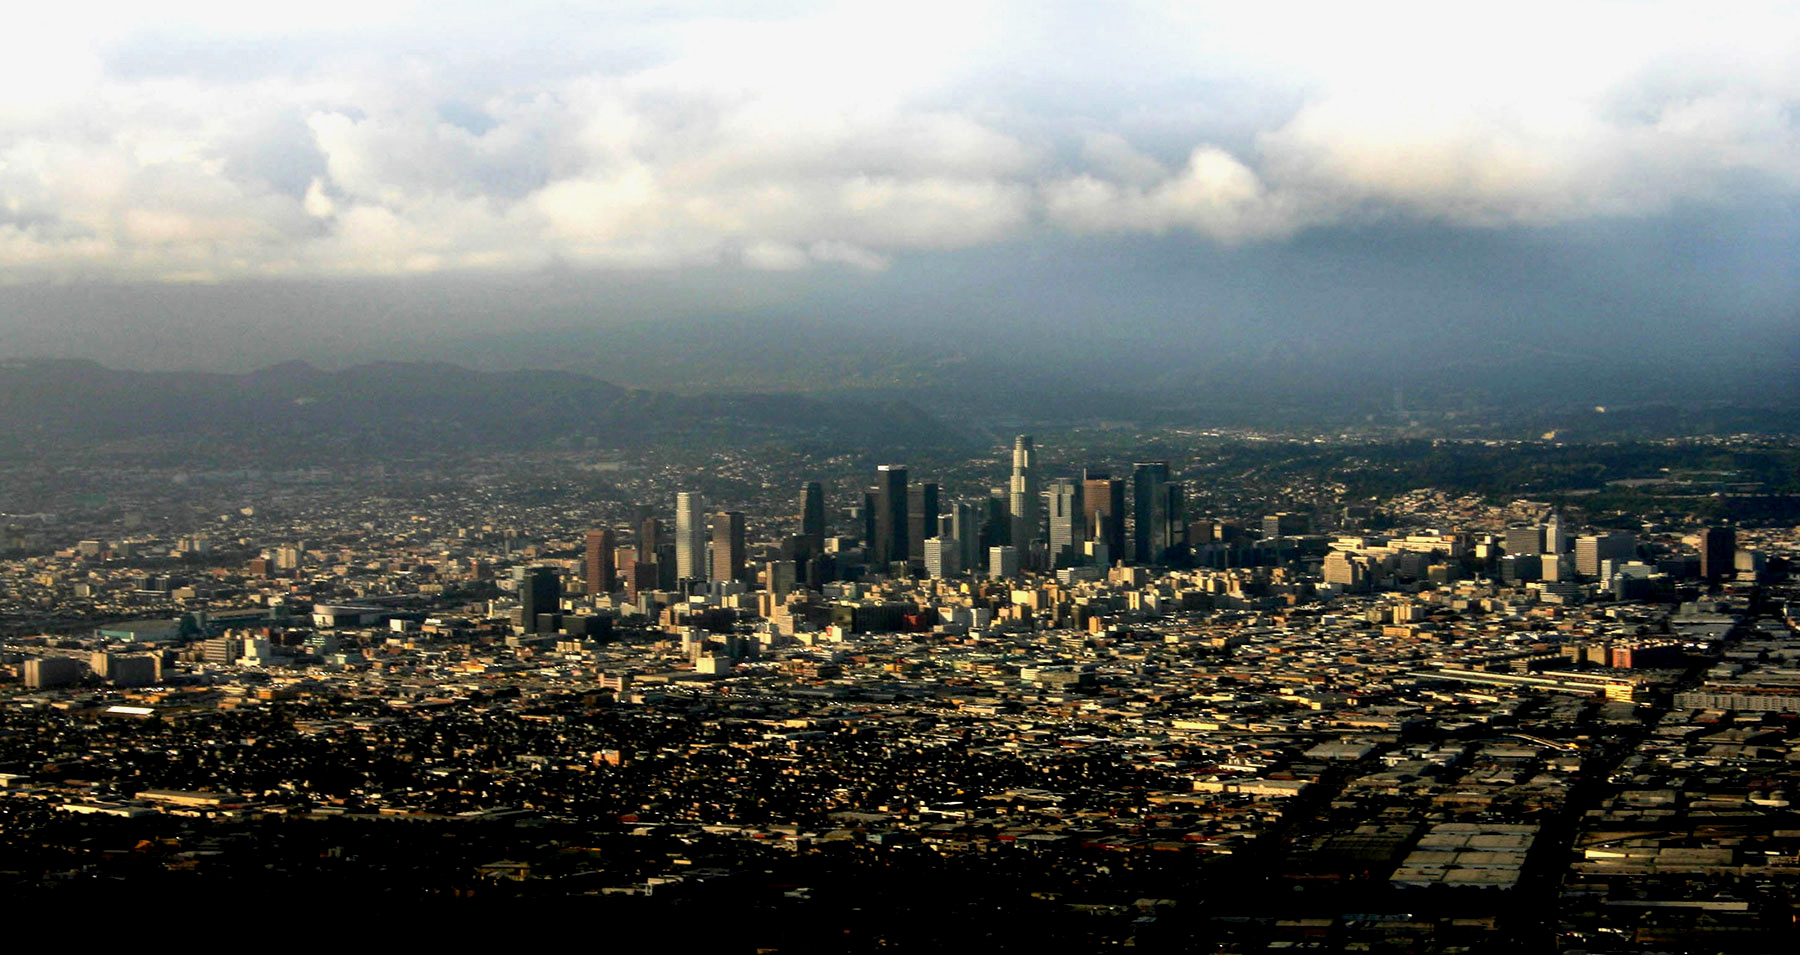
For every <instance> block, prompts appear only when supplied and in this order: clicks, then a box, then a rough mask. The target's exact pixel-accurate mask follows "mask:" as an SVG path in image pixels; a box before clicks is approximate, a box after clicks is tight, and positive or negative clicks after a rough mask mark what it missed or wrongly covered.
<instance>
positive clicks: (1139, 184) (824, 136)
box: [0, 2, 1800, 282]
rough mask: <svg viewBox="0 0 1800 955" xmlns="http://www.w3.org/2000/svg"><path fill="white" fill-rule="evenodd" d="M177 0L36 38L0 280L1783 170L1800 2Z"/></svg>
mask: <svg viewBox="0 0 1800 955" xmlns="http://www.w3.org/2000/svg"><path fill="white" fill-rule="evenodd" d="M155 6H156V7H158V8H159V9H158V10H157V15H156V17H155V18H154V19H153V18H151V17H150V16H149V15H148V14H146V13H144V12H142V11H141V10H140V9H139V8H138V7H137V6H135V5H134V6H118V7H110V6H106V5H91V4H73V5H67V6H65V7H57V8H55V9H46V10H42V11H40V12H34V13H32V14H30V16H31V17H33V18H35V19H30V20H27V21H26V22H24V23H21V24H19V25H18V26H16V27H15V28H14V30H13V36H12V41H13V42H12V43H10V44H9V47H10V49H11V50H12V51H13V52H12V53H10V54H9V56H8V57H7V58H4V59H3V60H0V281H9V282H21V281H24V282H34V281H46V280H48V281H82V280H88V279H104V280H143V279H150V280H159V281H222V280H230V279H236V278H249V277H266V276H293V277H316V276H332V275H354V274H403V273H417V272H440V271H455V270H508V271H519V270H535V269H543V268H645V267H648V268H665V267H672V266H689V265H706V264H715V263H716V264H725V265H736V266H742V267H748V268H753V269H768V270H798V269H806V268H812V267H827V268H849V269H868V270H880V269H883V268H886V267H887V266H888V265H889V264H890V263H891V262H892V261H893V260H894V259H895V258H896V257H899V256H905V255H907V254H909V253H913V252H917V251H920V250H947V249H958V248H966V247H971V246H979V245H990V244H996V243H1002V242H1017V241H1027V242H1028V241H1030V240H1031V238H1032V237H1033V236H1036V235H1043V234H1046V233H1051V232H1064V233H1073V234H1079V235H1102V236H1103V235H1109V234H1127V233H1149V234H1169V233H1190V234H1193V235H1195V236H1197V237H1200V238H1202V239H1204V240H1207V241H1217V242H1225V243H1246V242H1272V241H1284V240H1286V239H1288V238H1290V237H1292V236H1294V235H1296V234H1299V233H1302V232H1304V231H1306V230H1308V229H1314V228H1318V227H1320V226H1325V225H1333V224H1340V223H1345V222H1352V223H1353V222H1358V221H1364V220H1394V219H1400V220H1420V221H1425V222H1430V223H1434V224H1439V225H1447V226H1450V227H1456V228H1475V229H1493V228H1510V227H1521V226H1522V227H1536V226H1544V225H1554V224H1559V223H1568V222H1574V221H1579V220H1585V219H1596V218H1615V217H1631V216H1649V215H1657V214H1660V213H1663V212H1665V211H1667V210H1669V209H1671V208H1672V207H1674V206H1676V205H1683V204H1701V205H1705V204H1714V205H1718V206H1719V207H1721V208H1725V207H1730V206H1733V205H1741V204H1743V203H1746V202H1753V201H1755V197H1757V196H1766V195H1777V196H1791V195H1792V193H1793V192H1795V191H1796V190H1797V189H1800V119H1797V116H1800V12H1797V11H1796V8H1795V7H1794V6H1793V5H1790V4H1753V3H1745V4H1732V5H1727V6H1724V7H1720V8H1716V9H1703V8H1702V7H1700V6H1698V5H1692V4H1645V3H1630V4H1625V3H1579V2H1573V3H1569V2H1565V3H1545V4H1531V3H1523V4H1521V3H1513V4H1504V5H1480V6H1474V5H1457V4H1449V5H1446V4H1441V3H1418V4H1381V3H1375V4H1330V3H1320V4H1311V3H1304V4H1280V3H1276V4H1257V5H1247V4H1204V5H1196V4H1174V3H1172V4H1168V5H1158V4H1142V5H1132V6H1120V7H1110V8H1107V9H1105V10H1103V11H1098V12H1095V13H1092V14H1088V15H1085V16H1084V17H1076V16H1070V15H1064V16H1061V17H1050V16H1048V15H1047V14H1046V12H1045V11H1046V10H1047V9H1049V8H1046V7H1043V6H1041V5H1024V6H1020V7H1010V6H1006V5H988V4H981V3H971V2H959V3H953V4H952V3H946V4H939V5H931V4H913V5H909V6H907V7H905V8H904V9H902V8H899V7H891V6H883V5H867V4H851V5H844V6H841V7H833V6H821V5H812V4H795V5H789V6H777V7H776V8H775V11H774V12H772V13H767V14H765V15H762V16H760V17H758V18H755V19H750V18H745V17H744V16H743V14H742V13H741V11H740V10H739V9H738V8H739V7H741V6H743V5H737V4H718V5H707V4H692V5H679V4H678V5H674V6H672V7H671V6H669V5H662V4H655V5H652V4H646V5H643V6H642V7H641V8H636V7H633V6H631V5H629V4H603V5H597V8H596V9H595V10H592V11H584V10H581V9H572V8H570V7H569V6H567V5H546V6H543V7H541V8H533V7H530V6H517V5H509V6H507V7H505V8H502V7H499V6H494V5H490V4H482V5H475V6H472V7H468V8H459V7H455V6H444V5H436V4H432V5H426V4H403V3H381V2H360V3H354V4H351V3H334V2H326V3H311V4H306V5H295V6H292V7H289V8H286V9H272V10H271V9H258V10H249V9H246V8H245V6H244V5H237V4H222V3H198V4H176V5H174V7H175V8H176V9H175V10H174V12H171V11H170V10H169V9H168V7H169V6H170V5H155ZM754 6H755V7H757V8H758V9H759V10H767V9H769V5H763V4H758V5H754ZM1248 7H1254V10H1253V11H1249V10H1246V9H1242V8H1248Z"/></svg>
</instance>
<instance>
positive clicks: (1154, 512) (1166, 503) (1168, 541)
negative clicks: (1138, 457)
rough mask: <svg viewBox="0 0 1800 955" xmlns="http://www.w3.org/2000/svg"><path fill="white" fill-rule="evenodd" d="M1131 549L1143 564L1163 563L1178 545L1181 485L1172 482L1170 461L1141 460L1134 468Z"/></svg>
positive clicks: (1137, 559) (1182, 531) (1134, 557)
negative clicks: (1171, 550)
mask: <svg viewBox="0 0 1800 955" xmlns="http://www.w3.org/2000/svg"><path fill="white" fill-rule="evenodd" d="M1131 521H1132V528H1131V550H1132V557H1133V559H1134V560H1136V562H1137V563H1140V564H1160V563H1162V562H1164V561H1165V560H1167V559H1168V557H1169V549H1170V548H1171V547H1173V546H1175V542H1176V540H1177V533H1178V532H1177V530H1176V529H1177V528H1181V531H1180V533H1181V535H1182V536H1184V537H1185V532H1186V527H1185V525H1184V524H1183V523H1182V520H1181V485H1179V484H1174V483H1172V482H1171V481H1170V480H1169V462H1167V461H1140V462H1138V463H1136V464H1134V465H1132V467H1131Z"/></svg>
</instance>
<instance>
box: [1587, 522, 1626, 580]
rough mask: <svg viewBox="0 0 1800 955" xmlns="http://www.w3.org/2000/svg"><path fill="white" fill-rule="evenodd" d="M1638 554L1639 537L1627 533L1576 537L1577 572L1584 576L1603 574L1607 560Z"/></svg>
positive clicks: (1620, 559) (1619, 559)
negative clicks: (1603, 566) (1602, 570)
mask: <svg viewBox="0 0 1800 955" xmlns="http://www.w3.org/2000/svg"><path fill="white" fill-rule="evenodd" d="M1635 556H1637V538H1636V537H1633V536H1632V535H1630V534H1627V533H1623V532H1621V533H1615V534H1588V535H1585V536H1582V537H1577V538H1575V572H1576V573H1578V574H1580V575H1582V576H1583V577H1599V576H1601V573H1600V571H1601V567H1602V565H1603V563H1604V562H1605V561H1609V560H1614V561H1622V560H1630V559H1631V558H1633V557H1635Z"/></svg>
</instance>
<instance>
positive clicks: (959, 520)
mask: <svg viewBox="0 0 1800 955" xmlns="http://www.w3.org/2000/svg"><path fill="white" fill-rule="evenodd" d="M950 536H951V537H953V538H955V539H956V545H957V547H959V548H960V552H959V553H958V555H957V566H958V568H959V569H962V570H976V569H978V568H980V566H981V513H980V511H978V510H977V509H976V507H975V505H973V504H969V503H966V502H964V503H958V504H957V505H956V506H954V507H952V508H951V509H950Z"/></svg>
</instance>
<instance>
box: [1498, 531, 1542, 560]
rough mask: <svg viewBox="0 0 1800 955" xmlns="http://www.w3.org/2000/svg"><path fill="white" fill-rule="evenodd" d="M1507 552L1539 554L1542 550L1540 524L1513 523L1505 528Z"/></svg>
mask: <svg viewBox="0 0 1800 955" xmlns="http://www.w3.org/2000/svg"><path fill="white" fill-rule="evenodd" d="M1506 552H1507V553H1508V554H1541V553H1543V552H1544V528H1543V525H1541V524H1514V525H1513V526H1511V527H1508V528H1507V529H1506Z"/></svg>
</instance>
